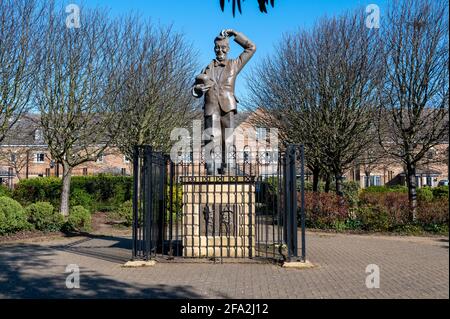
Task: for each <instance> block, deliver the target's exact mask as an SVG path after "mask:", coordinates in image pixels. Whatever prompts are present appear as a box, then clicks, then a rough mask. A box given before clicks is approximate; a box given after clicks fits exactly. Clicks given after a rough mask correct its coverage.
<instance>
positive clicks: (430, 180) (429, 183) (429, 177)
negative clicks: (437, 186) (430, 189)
mask: <svg viewBox="0 0 450 319" xmlns="http://www.w3.org/2000/svg"><path fill="white" fill-rule="evenodd" d="M427 186H433V178H432V177H431V176H427Z"/></svg>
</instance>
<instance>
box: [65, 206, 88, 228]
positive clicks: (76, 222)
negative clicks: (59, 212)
mask: <svg viewBox="0 0 450 319" xmlns="http://www.w3.org/2000/svg"><path fill="white" fill-rule="evenodd" d="M91 220H92V216H91V213H90V212H89V211H88V210H87V209H86V208H84V207H83V206H75V207H72V209H71V210H70V213H69V217H68V218H67V222H66V225H65V228H66V230H71V231H73V230H75V231H89V230H91V222H92V221H91Z"/></svg>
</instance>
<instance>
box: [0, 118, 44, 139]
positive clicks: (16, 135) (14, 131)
mask: <svg viewBox="0 0 450 319" xmlns="http://www.w3.org/2000/svg"><path fill="white" fill-rule="evenodd" d="M39 130H41V133H40V134H36V131H39ZM44 144H45V141H44V136H43V134H42V129H41V128H40V125H39V116H38V115H35V114H27V115H24V116H23V117H21V118H20V119H19V120H18V121H17V122H16V123H15V124H14V125H13V127H12V128H11V129H10V130H9V131H8V133H7V134H6V136H5V138H4V139H3V141H2V142H1V143H0V145H1V146H25V145H26V146H38V145H44Z"/></svg>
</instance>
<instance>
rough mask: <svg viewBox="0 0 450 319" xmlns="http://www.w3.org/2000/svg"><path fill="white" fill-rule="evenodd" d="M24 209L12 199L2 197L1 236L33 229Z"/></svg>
mask: <svg viewBox="0 0 450 319" xmlns="http://www.w3.org/2000/svg"><path fill="white" fill-rule="evenodd" d="M31 228H32V226H31V225H30V224H29V223H28V221H27V214H26V213H25V210H24V209H23V207H22V206H21V205H20V203H18V202H17V201H15V200H14V199H12V198H9V197H6V196H1V197H0V235H5V234H9V233H14V232H17V231H21V230H28V229H31Z"/></svg>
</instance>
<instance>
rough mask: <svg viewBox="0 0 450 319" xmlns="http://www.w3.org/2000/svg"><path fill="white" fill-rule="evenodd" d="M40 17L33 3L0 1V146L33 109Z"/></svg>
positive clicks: (27, 0)
mask: <svg viewBox="0 0 450 319" xmlns="http://www.w3.org/2000/svg"><path fill="white" fill-rule="evenodd" d="M40 13H41V11H40V9H39V8H38V4H37V2H36V1H34V0H30V1H29V0H2V1H0V142H1V141H2V140H3V139H4V138H5V135H6V134H7V132H8V131H9V130H10V129H11V127H13V126H14V124H15V123H16V122H17V120H18V119H19V118H20V117H21V116H22V114H24V113H25V112H26V111H27V110H28V109H29V108H30V103H29V102H30V98H31V93H32V90H33V88H34V86H33V81H32V75H33V73H34V71H35V67H36V63H35V60H34V55H33V48H34V46H35V42H36V40H37V39H38V37H37V30H38V29H37V28H36V25H37V23H38V21H39V18H40Z"/></svg>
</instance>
